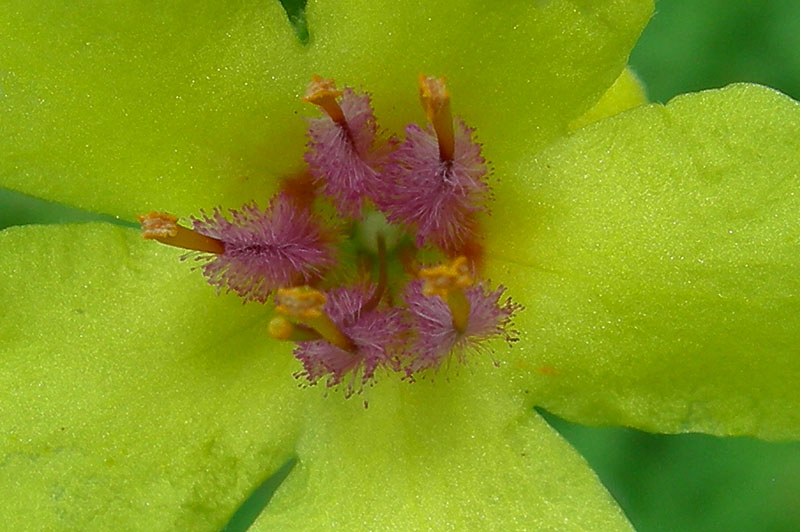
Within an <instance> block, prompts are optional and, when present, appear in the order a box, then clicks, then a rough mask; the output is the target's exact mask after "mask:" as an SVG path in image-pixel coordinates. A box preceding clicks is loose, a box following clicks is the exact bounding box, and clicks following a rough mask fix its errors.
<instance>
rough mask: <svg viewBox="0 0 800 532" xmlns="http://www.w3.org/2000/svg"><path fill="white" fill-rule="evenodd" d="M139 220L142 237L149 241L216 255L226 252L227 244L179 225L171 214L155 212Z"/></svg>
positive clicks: (140, 216)
mask: <svg viewBox="0 0 800 532" xmlns="http://www.w3.org/2000/svg"><path fill="white" fill-rule="evenodd" d="M137 218H138V219H139V223H140V224H141V225H142V237H144V238H146V239H148V240H157V241H159V242H161V243H162V244H167V245H169V246H174V247H178V248H183V249H189V250H192V251H203V252H205V253H214V254H215V255H220V254H222V253H224V252H225V244H223V243H222V241H221V240H217V239H216V238H211V237H209V236H206V235H201V234H200V233H198V232H196V231H192V230H191V229H188V228H186V227H182V226H180V225H178V224H177V222H178V218H177V217H176V216H173V215H171V214H166V213H163V212H155V211H153V212H151V213H150V214H140V215H139V216H137Z"/></svg>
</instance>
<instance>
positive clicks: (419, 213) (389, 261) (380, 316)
mask: <svg viewBox="0 0 800 532" xmlns="http://www.w3.org/2000/svg"><path fill="white" fill-rule="evenodd" d="M419 92H420V102H421V104H422V107H423V110H424V111H425V115H426V117H427V119H428V122H429V124H428V126H427V127H426V128H422V127H420V126H418V125H416V124H411V125H409V126H407V127H406V128H405V138H404V139H402V140H401V139H400V138H398V137H396V136H392V135H387V134H386V133H385V132H383V131H382V130H380V129H379V128H378V126H377V121H376V119H375V116H374V114H373V112H372V108H371V106H370V98H369V96H368V95H366V94H359V93H357V92H355V91H354V90H352V89H350V88H345V89H343V90H339V89H337V87H336V84H335V83H334V82H333V80H330V79H324V78H321V77H319V76H314V77H313V79H312V81H311V83H310V84H309V86H308V90H307V92H306V95H305V96H304V97H303V101H306V102H309V103H311V104H314V105H316V106H318V107H319V108H320V109H321V110H322V112H323V116H322V117H320V118H313V119H309V121H308V123H309V126H308V139H309V140H308V146H307V148H308V149H307V152H306V154H305V157H304V159H305V162H306V164H307V168H308V170H307V172H305V173H303V174H301V175H299V176H293V177H289V178H286V179H285V180H283V181H282V187H281V191H280V192H279V193H278V194H277V195H276V196H275V197H273V198H272V200H271V201H270V204H269V205H268V206H267V208H266V209H261V208H260V207H258V206H257V205H256V204H255V203H249V204H246V205H244V206H242V207H241V208H240V209H236V210H231V211H229V212H228V213H223V212H222V211H221V210H220V209H215V210H214V211H213V213H212V214H211V215H207V214H202V216H200V217H191V218H190V219H189V224H188V226H187V225H179V224H178V219H177V217H175V216H172V215H169V214H164V213H157V212H151V213H150V214H147V215H143V216H140V218H139V219H140V222H141V224H142V235H143V236H144V237H145V238H149V239H155V240H158V241H159V242H162V243H164V244H167V245H171V246H176V247H180V248H183V249H187V250H190V252H191V253H195V254H196V256H197V258H198V259H199V260H201V261H203V264H202V266H201V269H202V271H203V274H204V275H205V277H206V278H207V280H208V282H209V283H210V284H212V285H214V286H216V287H217V288H218V289H219V290H223V291H233V292H235V293H237V294H238V295H240V296H241V297H243V298H244V299H245V301H256V302H259V303H268V301H269V300H270V298H273V296H274V309H275V311H276V312H277V315H275V316H274V317H272V319H271V320H269V323H268V326H267V332H268V334H269V336H270V337H272V338H274V339H277V340H283V341H291V342H294V343H296V347H295V349H294V356H295V357H296V358H297V359H298V360H299V362H300V363H301V365H302V369H301V370H300V371H298V372H297V373H296V374H295V375H296V377H298V378H300V379H303V380H305V381H306V382H307V383H309V384H316V383H317V382H320V381H323V382H325V383H326V384H327V385H328V386H339V385H341V387H342V388H344V393H345V395H348V396H349V395H351V394H352V393H354V392H357V391H360V390H361V389H362V388H363V386H364V385H365V384H367V383H368V382H370V381H371V380H372V379H373V378H375V374H376V372H377V371H379V370H380V371H385V372H388V373H392V372H394V373H400V374H401V375H402V376H403V377H404V378H407V379H408V380H414V379H415V378H417V376H419V375H423V374H425V373H426V372H430V371H436V370H438V369H439V368H440V367H441V366H442V363H443V362H444V361H446V360H448V359H449V358H450V357H452V356H455V358H456V359H457V360H459V361H465V360H466V358H467V357H466V355H467V354H469V353H470V352H472V351H479V349H476V348H477V347H479V346H481V344H482V343H483V342H485V341H487V340H490V339H492V338H497V337H501V338H505V339H506V340H507V341H512V340H513V339H514V338H513V335H512V334H511V332H510V331H509V323H510V320H511V318H512V316H513V314H514V313H515V312H516V311H518V310H519V306H518V305H516V304H514V303H512V302H511V301H510V300H508V299H506V300H505V301H501V297H502V294H503V291H504V289H503V288H502V287H500V288H497V289H495V290H493V291H492V290H490V289H489V288H488V285H487V284H486V283H485V282H484V281H481V280H480V279H479V268H480V257H481V250H482V244H481V240H480V224H479V223H478V215H479V214H480V213H482V212H485V211H486V205H485V204H486V201H487V198H488V192H489V187H488V184H487V183H486V174H487V171H486V165H485V164H484V160H483V158H482V157H481V155H480V146H479V145H478V144H477V143H476V142H475V141H474V140H473V138H472V133H473V130H472V129H470V128H469V127H467V126H466V125H465V124H464V122H463V121H461V120H460V119H454V118H453V116H452V114H451V111H450V93H449V92H448V90H447V87H446V84H445V80H444V78H433V77H426V76H420V77H419ZM326 204H327V205H330V206H332V207H333V209H330V208H326V207H325V205H326ZM334 212H335V214H332V213H334ZM320 213H328V214H327V215H322V214H320ZM189 226H191V227H189ZM447 257H449V259H446V258H447ZM445 259H446V260H445Z"/></svg>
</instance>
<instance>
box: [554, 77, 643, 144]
mask: <svg viewBox="0 0 800 532" xmlns="http://www.w3.org/2000/svg"><path fill="white" fill-rule="evenodd" d="M644 103H647V95H646V94H645V88H644V85H642V82H641V80H640V79H639V78H638V77H637V76H636V74H635V73H634V72H633V71H632V70H631V69H630V68H626V69H625V70H623V71H622V74H620V75H619V77H618V78H617V80H616V81H615V82H614V84H613V85H611V87H609V88H608V90H607V91H606V92H605V93H604V94H603V96H602V97H601V98H600V99H599V100H598V101H597V103H596V104H594V106H592V108H591V109H589V110H588V111H586V112H585V113H583V114H582V115H581V116H579V117H578V118H576V119H575V120H573V121H572V122H570V123H569V130H570V131H574V130H576V129H580V128H582V127H584V126H587V125H589V124H591V123H593V122H597V121H598V120H602V119H603V118H608V117H609V116H614V115H616V114H619V113H621V112H622V111H627V110H628V109H633V108H634V107H637V106H639V105H642V104H644Z"/></svg>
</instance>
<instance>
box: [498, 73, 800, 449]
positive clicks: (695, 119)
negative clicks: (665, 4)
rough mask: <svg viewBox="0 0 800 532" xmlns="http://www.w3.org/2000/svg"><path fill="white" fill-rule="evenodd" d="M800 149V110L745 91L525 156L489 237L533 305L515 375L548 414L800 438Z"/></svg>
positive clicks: (604, 124) (605, 124) (503, 273)
mask: <svg viewBox="0 0 800 532" xmlns="http://www.w3.org/2000/svg"><path fill="white" fill-rule="evenodd" d="M798 153H800V105H798V104H797V102H794V101H792V100H791V99H789V98H787V97H786V96H783V95H781V94H779V93H777V92H775V91H772V90H770V89H766V88H763V87H758V86H753V85H734V86H730V87H728V88H725V89H722V90H715V91H708V92H703V93H699V94H691V95H686V96H682V97H679V98H676V99H675V100H673V101H672V102H670V103H669V104H668V105H667V106H661V105H651V106H647V107H641V108H638V109H634V110H632V111H629V112H626V113H623V114H621V115H618V116H617V117H614V118H610V119H607V120H604V121H601V122H598V123H596V124H594V125H591V126H588V127H586V128H584V129H582V130H580V131H579V132H577V133H576V134H575V135H574V136H573V137H572V138H569V139H566V140H564V141H563V142H560V143H558V144H556V145H554V146H553V147H552V149H549V150H548V151H547V152H546V153H544V154H542V155H541V156H539V157H534V158H529V159H527V160H526V161H523V162H521V164H519V166H518V167H517V168H516V170H515V171H513V173H511V175H515V176H517V178H518V179H516V180H508V181H507V182H504V184H503V186H502V190H498V194H497V196H498V204H499V205H501V206H502V208H496V214H495V216H494V217H493V218H492V219H491V220H490V221H489V224H490V227H489V233H490V234H491V235H494V238H495V240H494V248H493V250H492V259H493V261H492V263H493V264H492V265H493V268H492V269H493V271H492V274H493V275H494V276H496V277H497V278H498V279H502V281H503V282H504V283H506V284H508V285H509V286H510V290H509V293H510V294H511V295H512V296H513V297H515V298H516V299H517V300H519V301H520V302H521V303H523V304H524V305H525V306H526V307H527V309H526V310H525V311H523V312H522V313H521V314H520V317H519V319H518V320H517V325H518V327H519V329H520V330H521V331H522V332H523V338H522V341H521V342H520V343H519V345H520V350H519V351H512V354H511V356H514V353H515V352H516V353H520V352H522V353H524V355H523V356H521V357H518V359H517V360H516V361H515V362H512V363H511V364H510V366H512V367H514V369H513V370H512V371H519V372H522V373H523V374H524V375H525V376H524V378H523V379H522V380H521V382H522V383H524V384H523V385H524V386H526V387H527V388H528V389H530V390H531V391H535V393H536V397H535V401H536V403H537V404H539V405H542V406H544V407H546V408H547V409H548V410H552V411H554V412H556V413H558V414H559V415H561V416H564V417H567V418H569V419H572V420H578V421H581V422H584V423H614V424H623V425H630V426H635V427H640V428H643V429H645V430H651V431H665V432H682V431H703V432H708V433H712V434H719V435H726V434H748V435H754V436H759V437H762V438H769V439H773V438H775V439H777V438H791V437H798V436H800V387H798V386H797V382H799V381H800V222H799V221H798V212H800V158H798ZM509 171H510V172H511V170H509ZM509 228H515V229H512V230H509Z"/></svg>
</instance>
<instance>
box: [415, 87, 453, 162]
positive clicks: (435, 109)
mask: <svg viewBox="0 0 800 532" xmlns="http://www.w3.org/2000/svg"><path fill="white" fill-rule="evenodd" d="M419 99H420V102H422V108H423V109H424V110H425V115H426V116H427V117H428V121H429V122H430V123H431V125H432V126H433V129H434V130H435V131H436V137H437V139H438V141H439V158H440V159H441V160H442V161H452V160H453V154H454V153H455V146H456V140H455V133H454V132H453V115H452V114H451V113H450V92H448V90H447V86H446V85H445V79H444V78H433V77H428V76H425V75H423V74H420V75H419Z"/></svg>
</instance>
